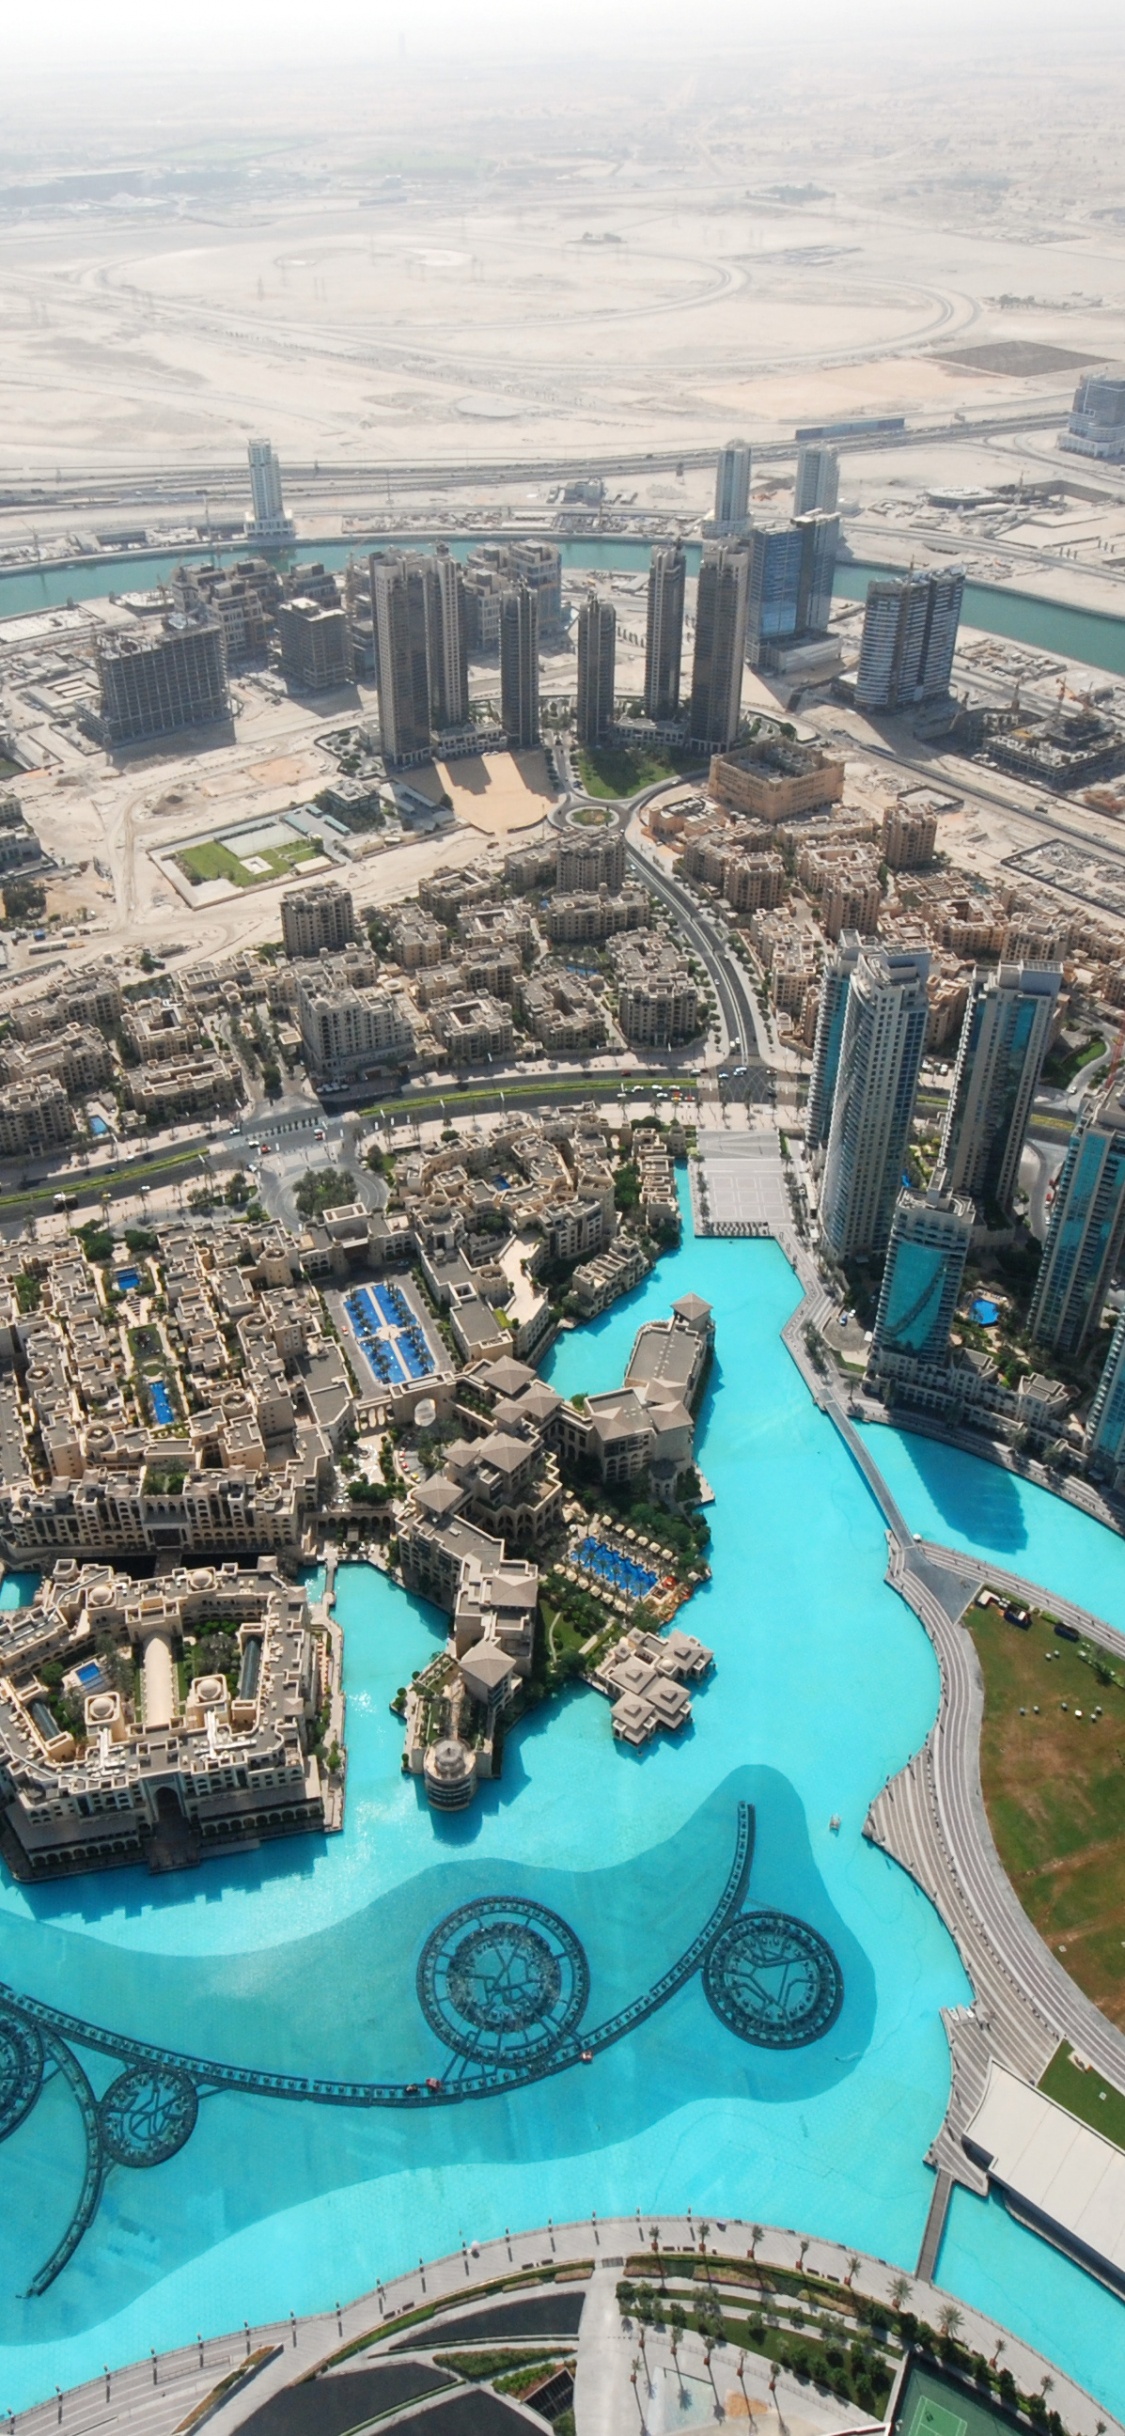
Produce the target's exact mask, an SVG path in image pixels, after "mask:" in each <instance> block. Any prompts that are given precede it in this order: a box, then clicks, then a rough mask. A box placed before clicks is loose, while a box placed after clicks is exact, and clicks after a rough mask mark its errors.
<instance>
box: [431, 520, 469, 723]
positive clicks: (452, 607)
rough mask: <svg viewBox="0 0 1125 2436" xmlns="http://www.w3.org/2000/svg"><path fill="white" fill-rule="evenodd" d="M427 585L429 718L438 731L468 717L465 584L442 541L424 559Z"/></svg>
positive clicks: (457, 566) (456, 564)
mask: <svg viewBox="0 0 1125 2436" xmlns="http://www.w3.org/2000/svg"><path fill="white" fill-rule="evenodd" d="M424 563H425V567H426V581H427V583H428V585H429V653H430V717H431V721H432V724H433V726H434V727H435V728H437V729H438V730H439V731H440V730H441V729H442V728H450V727H464V725H465V723H466V721H467V719H468V716H469V663H468V656H467V648H466V638H465V587H464V584H463V582H462V580H461V569H460V566H459V565H458V562H457V560H456V559H455V558H452V557H451V556H450V553H449V551H448V549H447V548H446V547H445V545H444V543H439V544H438V548H437V551H436V554H435V556H434V557H433V558H432V559H430V560H427V561H425V562H424Z"/></svg>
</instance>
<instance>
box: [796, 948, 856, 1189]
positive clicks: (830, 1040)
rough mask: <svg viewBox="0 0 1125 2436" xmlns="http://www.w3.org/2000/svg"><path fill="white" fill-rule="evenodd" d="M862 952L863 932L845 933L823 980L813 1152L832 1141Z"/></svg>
mask: <svg viewBox="0 0 1125 2436" xmlns="http://www.w3.org/2000/svg"><path fill="white" fill-rule="evenodd" d="M862 951H863V941H862V939H861V938H860V935H859V932H858V931H857V930H842V931H841V933H840V936H839V938H838V940H837V942H836V951H835V954H834V955H833V956H832V958H831V960H830V962H829V963H828V964H826V965H825V968H824V973H823V976H822V979H821V984H820V1004H819V1006H818V1008H817V1013H816V1037H815V1039H814V1041H813V1055H812V1074H811V1076H810V1078H809V1100H808V1107H807V1109H806V1111H805V1142H806V1144H807V1146H808V1148H809V1149H810V1150H823V1149H824V1146H825V1143H826V1142H827V1140H828V1131H829V1127H830V1125H831V1123H832V1102H833V1098H834V1097H835V1092H836V1076H837V1074H838V1072H839V1069H840V1043H841V1041H842V1040H843V1037H844V1015H845V1011H846V1009H847V1003H848V984H849V982H850V981H851V977H852V974H853V973H854V971H855V968H856V966H857V964H858V963H859V959H860V955H861V954H862Z"/></svg>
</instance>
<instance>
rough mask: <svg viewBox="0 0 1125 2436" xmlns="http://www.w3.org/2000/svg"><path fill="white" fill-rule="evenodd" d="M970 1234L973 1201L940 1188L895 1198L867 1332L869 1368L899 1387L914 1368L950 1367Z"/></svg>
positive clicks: (908, 1193) (916, 1369) (907, 1193)
mask: <svg viewBox="0 0 1125 2436" xmlns="http://www.w3.org/2000/svg"><path fill="white" fill-rule="evenodd" d="M972 1231H973V1205H972V1202H971V1201H968V1200H965V1199H964V1198H962V1197H960V1196H959V1195H958V1194H956V1193H950V1192H947V1191H946V1190H944V1189H943V1187H942V1186H941V1185H938V1184H934V1185H931V1186H930V1188H929V1190H928V1191H927V1192H924V1193H915V1192H903V1193H900V1194H899V1197H898V1199H897V1201H896V1203H895V1210H894V1217H893V1219H892V1220H891V1239H890V1243H889V1245H888V1247H887V1258H886V1265H885V1267H884V1270H883V1284H882V1288H881V1291H880V1294H879V1309H878V1313H877V1315H876V1320H875V1326H874V1330H873V1331H872V1338H871V1368H872V1370H874V1371H877V1372H879V1373H881V1374H882V1375H883V1376H884V1377H887V1378H889V1379H891V1380H892V1381H893V1380H895V1379H900V1380H902V1381H903V1382H904V1383H905V1382H906V1381H907V1380H909V1379H910V1378H912V1377H916V1376H917V1373H918V1372H919V1371H920V1370H923V1369H929V1370H932V1369H935V1368H938V1367H944V1366H945V1365H946V1364H947V1363H948V1361H949V1331H950V1327H951V1325H952V1322H953V1315H954V1313H955V1311H956V1309H957V1297H958V1295H959V1294H960V1292H961V1280H962V1277H963V1276H964V1273H965V1261H966V1257H967V1255H968V1250H969V1239H970V1237H971V1235H972Z"/></svg>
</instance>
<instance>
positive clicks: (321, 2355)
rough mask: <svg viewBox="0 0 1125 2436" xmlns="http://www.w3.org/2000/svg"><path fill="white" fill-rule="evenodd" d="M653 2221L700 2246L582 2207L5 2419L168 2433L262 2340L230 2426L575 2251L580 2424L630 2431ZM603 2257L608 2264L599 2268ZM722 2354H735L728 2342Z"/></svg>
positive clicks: (1096, 2415)
mask: <svg viewBox="0 0 1125 2436" xmlns="http://www.w3.org/2000/svg"><path fill="white" fill-rule="evenodd" d="M654 2225H655V2226H656V2227H657V2229H658V2232H659V2238H660V2246H661V2248H662V2249H664V2250H684V2249H693V2248H695V2247H696V2246H697V2244H698V2241H699V2239H700V2235H701V2233H702V2230H703V2228H702V2225H701V2224H700V2223H698V2222H696V2221H693V2219H692V2218H691V2217H690V2216H689V2217H686V2218H685V2217H663V2216H662V2217H652V2216H648V2215H645V2216H642V2215H641V2213H640V2211H639V2210H638V2212H637V2213H636V2214H635V2215H633V2216H627V2217H615V2218H608V2219H606V2220H604V2221H599V2220H598V2219H596V2218H590V2219H588V2220H585V2221H583V2222H582V2223H579V2224H567V2225H554V2224H550V2223H548V2224H547V2225H546V2226H538V2227H536V2228H534V2229H533V2230H532V2231H530V2232H527V2233H519V2234H514V2233H513V2234H510V2235H504V2236H503V2237H501V2238H500V2239H498V2240H496V2241H491V2242H482V2243H481V2244H480V2245H479V2246H477V2245H475V2244H474V2247H473V2249H472V2250H465V2249H463V2250H461V2251H459V2252H454V2253H453V2254H452V2256H450V2257H448V2258H442V2259H435V2260H431V2261H430V2262H429V2263H428V2264H427V2265H425V2266H420V2267H419V2268H418V2269H417V2270H416V2271H415V2272H414V2273H413V2274H412V2275H405V2276H400V2277H399V2278H398V2279H397V2280H396V2281H395V2282H393V2283H389V2284H387V2285H385V2286H384V2285H377V2286H376V2287H375V2290H374V2291H373V2292H368V2293H365V2294H364V2295H363V2296H362V2297H361V2298H360V2299H359V2300H356V2301H352V2302H349V2303H348V2304H347V2305H346V2306H345V2307H343V2308H341V2309H339V2310H337V2309H329V2310H324V2311H322V2312H321V2313H320V2314H319V2315H318V2316H315V2317H309V2318H298V2319H289V2320H283V2321H282V2322H280V2323H279V2324H275V2325H271V2326H266V2327H261V2326H255V2327H244V2328H243V2329H242V2330H241V2331H239V2332H235V2333H232V2334H230V2335H226V2336H222V2337H220V2338H218V2339H216V2340H214V2341H208V2342H207V2343H206V2344H204V2345H203V2346H202V2350H201V2347H200V2346H199V2345H197V2344H189V2345H188V2346H186V2348H185V2349H183V2350H181V2351H178V2352H166V2353H164V2354H163V2355H162V2356H161V2357H160V2358H159V2359H153V2358H151V2357H150V2359H148V2360H144V2361H138V2362H137V2363H135V2364H134V2366H132V2367H131V2368H127V2369H122V2370H118V2371H117V2372H115V2374H114V2375H113V2376H112V2377H111V2378H109V2380H108V2381H107V2380H106V2379H105V2378H104V2377H101V2378H96V2379H95V2380H94V2381H93V2382H92V2383H91V2384H89V2385H83V2386H75V2387H73V2388H72V2389H71V2391H70V2392H69V2393H67V2394H64V2395H63V2396H62V2397H61V2399H53V2400H50V2401H47V2402H44V2403H41V2404H39V2405H38V2406H37V2407H36V2408H35V2409H33V2410H28V2411H20V2412H19V2413H18V2414H16V2416H15V2418H14V2420H11V2419H10V2420H9V2428H12V2427H14V2429H15V2436H51V2431H52V2430H56V2429H57V2428H59V2427H61V2428H63V2429H64V2430H65V2431H68V2436H103V2432H104V2436H109V2431H110V2430H113V2431H114V2436H119V2432H120V2431H122V2430H124V2431H127V2432H128V2436H173V2432H174V2431H175V2430H176V2429H177V2428H179V2427H180V2425H181V2423H182V2421H183V2420H185V2419H186V2418H187V2417H188V2415H189V2413H190V2412H192V2411H193V2410H195V2409H196V2408H197V2406H198V2405H199V2404H200V2403H201V2402H203V2401H205V2400H206V2398H207V2397H208V2396H209V2395H210V2394H212V2393H213V2392H214V2390H215V2388H216V2386H217V2385H218V2384H219V2383H220V2382H221V2380H222V2379H223V2378H224V2377H225V2376H226V2375H227V2374H228V2373H230V2372H231V2371H232V2370H234V2369H236V2368H237V2367H238V2365H239V2364H240V2363H243V2362H245V2360H246V2359H247V2357H248V2356H249V2355H251V2354H252V2353H255V2352H259V2351H261V2350H263V2349H265V2350H266V2351H267V2352H268V2353H269V2354H270V2356H269V2357H268V2358H267V2359H266V2361H265V2362H264V2365H263V2366H262V2367H261V2368H260V2369H259V2371H258V2373H257V2374H256V2375H255V2377H254V2379H253V2382H252V2383H251V2384H249V2385H245V2386H243V2387H242V2388H241V2389H240V2390H239V2391H238V2392H236V2393H235V2394H234V2395H233V2396H232V2398H231V2399H230V2400H228V2401H225V2402H221V2403H220V2404H219V2405H218V2407H217V2408H216V2409H215V2410H214V2411H213V2412H212V2414H211V2415H210V2416H209V2417H208V2419H207V2423H206V2424H207V2428H208V2436H234V2432H235V2430H236V2429H237V2428H238V2427H239V2426H240V2424H241V2422H242V2421H243V2420H244V2419H245V2418H246V2417H248V2415H249V2413H250V2412H251V2411H254V2410H257V2409H258V2408H259V2406H260V2405H261V2404H262V2403H263V2402H265V2401H266V2400H267V2399H268V2397H269V2396H270V2395H271V2394H276V2393H279V2392H281V2390H282V2389H283V2388H284V2387H285V2386H287V2385H291V2384H292V2383H293V2382H294V2380H295V2379H297V2378H300V2377H305V2376H308V2375H310V2374H311V2373H313V2372H315V2370H316V2369H318V2368H321V2367H323V2366H325V2365H326V2364H327V2363H328V2362H329V2361H330V2360H331V2358H332V2356H333V2355H334V2353H335V2352H337V2351H338V2350H339V2349H340V2348H341V2346H342V2345H343V2344H350V2343H355V2342H356V2341H357V2339H360V2347H361V2349H362V2338H363V2337H364V2336H368V2337H370V2339H371V2341H372V2342H377V2341H378V2340H379V2338H380V2336H381V2335H382V2334H384V2333H386V2332H387V2331H388V2328H389V2326H390V2325H391V2324H392V2323H393V2321H394V2319H395V2318H396V2317H397V2316H399V2315H401V2313H402V2312H403V2311H404V2310H408V2309H413V2308H417V2306H418V2304H419V2302H422V2301H433V2300H445V2301H449V2302H454V2301H458V2300H462V2299H463V2300H466V2301H468V2300H470V2299H471V2298H472V2297H473V2294H474V2290H477V2291H479V2290H480V2288H481V2287H482V2286H485V2285H487V2284H489V2283H493V2282H495V2281H496V2280H497V2279H498V2278H500V2277H503V2276H508V2275H512V2274H514V2273H516V2272H518V2271H519V2269H521V2268H524V2267H534V2266H544V2265H547V2266H549V2265H562V2264H568V2263H578V2262H579V2261H582V2262H585V2263H587V2264H589V2265H590V2267H591V2269H592V2272H593V2283H592V2286H591V2288H590V2299H589V2301H588V2303H587V2306H588V2307H589V2308H590V2311H591V2315H590V2328H589V2334H590V2355H589V2361H588V2363H587V2362H586V2361H585V2360H584V2357H583V2352H584V2346H585V2343H586V2334H587V2329H586V2316H585V2312H584V2314H583V2320H582V2327H581V2330H580V2334H579V2348H578V2359H579V2378H578V2383H577V2385H576V2397H575V2398H576V2413H575V2416H576V2419H577V2424H578V2436H609V2431H610V2429H611V2428H612V2436H627V2431H628V2429H629V2426H630V2420H629V2418H627V2417H626V2418H624V2419H623V2418H622V2417H621V2413H620V2410H619V2409H618V2410H617V2413H616V2417H614V2418H607V2411H608V2409H609V2398H610V2392H611V2389H612V2390H616V2386H617V2380H618V2377H619V2375H620V2370H621V2359H620V2353H619V2351H618V2349H617V2347H616V2346H615V2344H614V2342H613V2338H612V2332H611V2329H612V2308H611V2305H610V2303H609V2301H608V2297H607V2295H608V2292H609V2291H611V2290H612V2286H613V2282H614V2280H615V2279H616V2276H617V2275H619V2274H620V2273H621V2272H622V2270H623V2268H624V2263H625V2261H626V2259H627V2258H629V2256H630V2255H635V2253H636V2252H637V2250H638V2249H639V2248H641V2247H644V2248H645V2249H648V2248H649V2247H650V2243H651V2234H652V2227H653V2226H654ZM705 2238H706V2242H707V2249H708V2251H709V2252H711V2253H714V2252H715V2251H716V2250H718V2251H719V2252H720V2253H721V2255H722V2256H724V2257H727V2258H749V2257H751V2256H753V2257H754V2258H756V2259H758V2260H760V2261H761V2262H762V2264H763V2265H765V2266H776V2267H790V2268H793V2267H800V2266H802V2265H805V2266H807V2267H808V2269H809V2271H810V2273H813V2274H821V2275H828V2276H832V2277H834V2278H835V2279H836V2280H837V2281H838V2282H839V2283H841V2284H849V2285H850V2287H851V2289H853V2290H854V2291H856V2292H858V2293H865V2294H867V2295H869V2296H870V2297H871V2298H872V2299H879V2300H883V2301H890V2300H891V2299H892V2298H893V2294H892V2286H893V2285H894V2283H895V2281H896V2278H897V2275H898V2273H899V2270H898V2268H897V2267H896V2266H895V2264H894V2263H893V2261H890V2262H889V2261H887V2260H885V2259H878V2258H872V2257H862V2256H860V2255H859V2254H858V2253H856V2252H854V2251H851V2252H849V2251H847V2250H845V2249H844V2248H843V2247H842V2245H841V2244H840V2243H838V2242H827V2241H819V2240H816V2239H815V2238H806V2237H804V2236H802V2235H800V2234H798V2233H797V2232H792V2231H789V2230H786V2229H783V2228H780V2227H766V2228H765V2229H764V2230H763V2228H762V2227H760V2226H754V2225H752V2224H751V2223H750V2222H748V2221H745V2220H742V2219H737V2220H727V2221H715V2220H714V2219H712V2220H710V2221H709V2222H708V2224H707V2229H706V2236H705ZM599 2269H605V2270H606V2273H605V2275H604V2277H603V2275H602V2274H601V2273H599V2272H598V2270H599ZM949 2300H950V2295H949V2294H947V2293H944V2292H942V2291H940V2290H939V2289H938V2288H937V2287H936V2286H934V2285H931V2284H930V2283H929V2282H926V2281H922V2280H920V2279H919V2278H917V2277H915V2278H913V2279H912V2280H911V2290H910V2299H909V2306H910V2308H912V2309H913V2310H914V2311H915V2313H916V2314H917V2315H918V2316H919V2317H920V2318H923V2319H925V2321H926V2322H927V2323H928V2324H929V2325H931V2326H933V2325H936V2324H937V2321H938V2317H939V2315H940V2312H941V2310H942V2309H943V2308H944V2307H945V2306H946V2305H947V2303H948V2302H949ZM960 2315H961V2326H960V2336H961V2340H962V2341H963V2342H964V2343H967V2344H968V2346H969V2348H970V2349H971V2350H974V2351H983V2352H984V2353H985V2355H986V2356H987V2357H988V2358H992V2356H993V2355H994V2353H995V2352H996V2349H997V2345H998V2344H999V2345H1002V2347H1003V2356H1004V2364H1005V2366H1006V2367H1008V2368H1010V2369H1011V2371H1012V2374H1013V2376H1014V2377H1015V2379H1016V2382H1017V2384H1018V2385H1019V2386H1021V2387H1022V2389H1023V2390H1024V2391H1025V2392H1030V2391H1033V2390H1034V2389H1035V2388H1037V2387H1038V2386H1040V2385H1041V2384H1042V2381H1043V2378H1044V2377H1045V2376H1050V2377H1052V2378H1053V2381H1054V2391H1053V2394H1052V2397H1051V2400H1052V2407H1053V2408H1054V2409H1056V2410H1057V2411H1058V2412H1059V2414H1060V2416H1061V2417H1062V2419H1063V2421H1064V2422H1065V2425H1066V2427H1067V2429H1068V2430H1070V2431H1071V2432H1072V2436H1097V2431H1098V2429H1099V2427H1100V2428H1101V2429H1102V2430H1103V2431H1104V2432H1105V2436H1125V2427H1123V2426H1122V2423H1121V2422H1120V2421H1119V2420H1115V2419H1112V2418H1111V2417H1110V2415H1109V2413H1108V2412H1107V2411H1106V2410H1105V2408H1104V2407H1101V2406H1099V2405H1098V2404H1096V2403H1095V2402H1094V2401H1093V2400H1092V2398H1091V2396H1090V2395H1088V2394H1086V2393H1085V2392H1083V2390H1082V2388H1081V2387H1080V2386H1077V2385H1075V2384H1073V2383H1072V2382H1071V2380H1070V2379H1069V2378H1068V2377H1065V2376H1064V2375H1063V2374H1062V2372H1061V2370H1059V2369H1058V2368H1056V2367H1055V2366H1054V2364H1053V2363H1052V2362H1051V2361H1048V2360H1046V2359H1044V2358H1043V2357H1042V2356H1041V2355H1040V2354H1039V2353H1038V2352H1037V2351H1035V2350H1034V2349H1033V2348H1032V2347H1031V2345H1030V2344H1026V2343H1023V2342H1021V2341H1020V2340H1019V2338H1018V2337H1017V2336H1015V2335H1013V2334H1011V2333H1009V2332H1008V2331H1007V2329H1006V2328H1004V2327H1001V2326H998V2325H997V2324H996V2323H995V2322H994V2321H993V2320H992V2319H991V2318H986V2317H983V2316H982V2315H981V2314H980V2312H979V2311H977V2310H974V2309H970V2308H968V2307H966V2306H965V2305H964V2304H961V2305H960ZM424 2341H425V2337H424V2332H423V2331H422V2330H421V2329H420V2330H419V2345H420V2346H424ZM201 2356H202V2359H203V2366H202V2368H201V2367H200V2359H201ZM728 2361H729V2362H730V2363H731V2365H733V2360H732V2356H731V2355H729V2354H728ZM728 2382H729V2380H728ZM587 2407H588V2410H589V2417H588V2418H587V2416H586V2411H587ZM766 2424H768V2423H766ZM837 2424H841V2423H840V2422H837ZM638 2430H639V2421H638Z"/></svg>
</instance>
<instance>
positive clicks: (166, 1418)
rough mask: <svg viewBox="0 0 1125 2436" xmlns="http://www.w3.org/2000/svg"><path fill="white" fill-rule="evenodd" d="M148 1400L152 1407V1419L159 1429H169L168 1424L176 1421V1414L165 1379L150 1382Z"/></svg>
mask: <svg viewBox="0 0 1125 2436" xmlns="http://www.w3.org/2000/svg"><path fill="white" fill-rule="evenodd" d="M148 1400H149V1403H150V1404H151V1406H152V1417H153V1420H154V1421H155V1423H156V1425H157V1428H158V1429H167V1427H168V1423H169V1422H170V1421H174V1420H175V1418H176V1412H175V1407H174V1405H173V1403H172V1398H171V1396H170V1395H169V1393H168V1390H167V1388H166V1386H165V1384H164V1381H163V1379H150V1380H149V1382H148Z"/></svg>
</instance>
